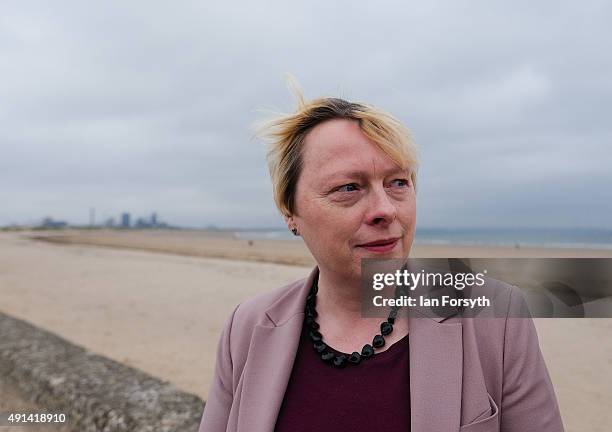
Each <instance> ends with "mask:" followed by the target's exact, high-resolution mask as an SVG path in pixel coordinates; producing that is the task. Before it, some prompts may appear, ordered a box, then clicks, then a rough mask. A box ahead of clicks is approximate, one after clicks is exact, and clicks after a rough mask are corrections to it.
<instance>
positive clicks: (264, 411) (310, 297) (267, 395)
mask: <svg viewBox="0 0 612 432" xmlns="http://www.w3.org/2000/svg"><path fill="white" fill-rule="evenodd" d="M290 84H291V87H292V89H293V90H294V92H295V94H296V95H297V99H298V107H297V110H296V111H295V112H293V113H290V114H286V115H280V116H278V117H275V118H274V119H272V120H270V121H269V122H267V123H266V124H265V125H263V127H261V128H260V130H259V132H260V134H261V136H263V137H265V138H266V139H268V141H269V145H270V146H269V150H268V165H269V166H268V167H269V171H270V175H271V179H272V184H273V190H274V199H275V202H276V205H277V207H278V209H279V211H280V212H281V214H282V216H283V218H284V220H285V222H286V224H287V226H288V228H289V230H290V231H291V232H293V234H294V235H296V236H301V237H302V239H303V241H304V243H305V244H306V246H307V247H308V249H309V250H310V252H311V253H312V255H313V257H314V258H315V260H316V263H317V265H316V266H315V267H314V268H313V269H312V270H311V272H310V273H309V275H308V276H307V277H305V278H303V279H300V280H297V281H295V282H292V283H290V284H288V285H286V286H283V287H271V288H275V289H273V290H271V291H269V292H266V293H264V294H260V295H257V296H255V297H253V298H251V299H249V300H247V301H244V302H242V303H240V304H239V305H237V306H236V307H235V308H234V310H233V312H232V313H231V315H230V316H229V318H228V319H227V321H226V323H225V326H224V328H223V331H222V333H221V336H220V340H219V342H218V346H217V356H216V364H215V372H214V374H215V375H214V377H213V382H212V384H211V388H210V392H209V397H208V401H206V406H205V409H204V413H203V416H202V420H201V424H200V429H199V430H200V432H222V431H223V432H225V431H232V432H234V431H244V432H264V431H265V432H271V431H276V432H302V431H304V432H306V431H309V432H310V431H353V430H355V431H357V430H371V431H410V430H412V431H415V432H425V431H431V432H450V431H465V432H468V431H472V432H477V431H478V432H485V431H488V432H493V431H505V432H525V431H538V432H559V431H562V430H563V425H562V421H561V417H560V413H559V408H558V406H557V400H556V396H555V393H554V390H553V386H552V384H551V381H550V378H549V375H548V371H547V368H546V365H545V363H544V360H543V357H542V354H541V352H540V347H539V343H538V337H537V334H536V331H535V327H534V324H533V321H532V320H531V319H530V318H508V317H505V318H501V319H496V320H487V319H482V320H480V319H465V318H462V317H461V316H459V313H458V311H456V313H454V314H451V315H449V316H446V317H441V318H420V319H417V318H413V317H408V316H407V317H399V316H395V315H394V314H392V313H390V314H389V317H388V318H387V319H385V320H384V321H383V322H382V323H381V319H380V318H364V317H363V316H362V315H361V310H362V309H361V306H362V305H361V299H362V292H361V259H362V258H389V259H391V258H393V259H405V258H407V257H408V256H409V253H410V249H411V247H412V242H413V238H414V233H415V224H416V174H417V165H418V158H417V149H416V147H415V145H414V143H413V141H412V139H411V137H410V134H409V132H408V130H407V129H406V128H405V127H404V126H403V125H402V123H401V122H400V121H399V120H397V119H396V118H395V117H393V116H391V115H390V114H387V113H386V112H384V111H382V110H380V109H379V108H377V107H374V106H372V105H369V104H366V103H355V102H349V101H346V100H344V99H339V98H333V97H323V98H318V99H314V100H311V101H307V100H305V99H304V97H303V95H302V93H301V91H300V90H299V87H298V86H297V84H296V83H294V82H293V81H290ZM457 174H458V175H460V174H461V172H460V170H458V171H457ZM505 289H506V291H504V295H506V296H507V299H508V303H509V305H510V308H513V307H518V306H519V305H520V303H521V294H520V292H519V291H518V289H516V287H512V286H510V285H508V286H506V287H505Z"/></svg>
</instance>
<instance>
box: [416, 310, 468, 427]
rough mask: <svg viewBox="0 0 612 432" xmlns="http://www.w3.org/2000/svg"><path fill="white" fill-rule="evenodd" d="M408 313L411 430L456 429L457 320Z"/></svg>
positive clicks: (458, 407) (459, 331) (459, 368)
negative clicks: (452, 321)
mask: <svg viewBox="0 0 612 432" xmlns="http://www.w3.org/2000/svg"><path fill="white" fill-rule="evenodd" d="M443 319H444V318H425V317H414V316H410V317H409V321H408V326H409V332H410V425H411V430H413V431H415V432H428V431H431V432H440V431H458V430H459V426H460V422H461V393H462V371H463V341H462V324H461V322H455V323H443V322H438V321H442V320H443Z"/></svg>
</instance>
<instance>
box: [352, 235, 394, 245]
mask: <svg viewBox="0 0 612 432" xmlns="http://www.w3.org/2000/svg"><path fill="white" fill-rule="evenodd" d="M398 240H399V237H391V238H386V239H379V240H374V241H371V242H369V243H363V244H360V245H358V246H360V247H370V246H388V245H390V244H393V243H395V242H397V241H398Z"/></svg>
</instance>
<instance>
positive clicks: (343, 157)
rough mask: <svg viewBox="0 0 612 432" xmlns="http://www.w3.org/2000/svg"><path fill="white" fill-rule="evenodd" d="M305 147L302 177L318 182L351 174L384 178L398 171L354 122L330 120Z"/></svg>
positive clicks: (309, 139)
mask: <svg viewBox="0 0 612 432" xmlns="http://www.w3.org/2000/svg"><path fill="white" fill-rule="evenodd" d="M304 144H305V145H304V153H303V167H302V175H304V176H308V177H310V178H312V179H315V180H316V179H321V180H323V179H326V178H328V177H329V176H330V175H333V174H336V173H341V172H348V171H363V172H369V173H372V174H376V175H384V173H385V172H388V171H391V170H396V169H398V168H399V167H398V165H397V164H396V163H395V162H394V161H393V159H391V158H390V157H389V156H388V155H387V154H386V153H385V152H383V151H382V150H381V149H379V148H378V147H377V146H376V144H374V143H373V142H372V141H371V140H370V139H369V138H368V137H367V136H366V135H365V134H364V133H363V132H362V131H361V129H360V127H359V123H358V122H357V121H355V120H346V119H334V120H327V121H325V122H323V123H321V124H319V125H317V126H316V127H314V128H313V129H312V130H311V131H310V132H309V133H308V135H307V136H306V139H305V143H304Z"/></svg>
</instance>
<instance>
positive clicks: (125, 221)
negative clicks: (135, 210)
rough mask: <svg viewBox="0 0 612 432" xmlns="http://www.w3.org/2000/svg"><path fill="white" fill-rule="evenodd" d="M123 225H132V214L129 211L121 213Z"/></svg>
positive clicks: (123, 226)
mask: <svg viewBox="0 0 612 432" xmlns="http://www.w3.org/2000/svg"><path fill="white" fill-rule="evenodd" d="M121 227H122V228H129V227H130V214H129V213H122V214H121Z"/></svg>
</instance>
